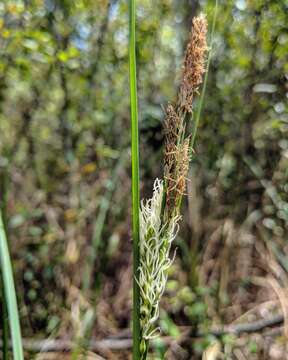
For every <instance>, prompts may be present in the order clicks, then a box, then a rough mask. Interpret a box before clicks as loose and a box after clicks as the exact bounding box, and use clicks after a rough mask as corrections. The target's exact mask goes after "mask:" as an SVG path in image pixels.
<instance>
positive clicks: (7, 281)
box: [0, 210, 24, 360]
mask: <svg viewBox="0 0 288 360" xmlns="http://www.w3.org/2000/svg"><path fill="white" fill-rule="evenodd" d="M0 264H1V273H2V277H3V283H4V294H5V299H6V305H7V310H8V316H9V325H10V333H11V340H12V350H13V359H14V360H23V359H24V357H23V348H22V339H21V330H20V322H19V315H18V308H17V300H16V292H15V286H14V279H13V271H12V264H11V260H10V255H9V250H8V243H7V237H6V233H5V229H4V225H3V219H2V212H1V210H0Z"/></svg>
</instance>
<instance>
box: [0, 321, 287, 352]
mask: <svg viewBox="0 0 288 360" xmlns="http://www.w3.org/2000/svg"><path fill="white" fill-rule="evenodd" d="M283 321H284V317H283V315H276V316H274V317H271V318H269V319H262V320H258V321H255V322H251V323H243V324H235V325H224V326H216V327H214V328H212V329H211V330H210V331H209V332H206V333H205V332H197V333H196V334H195V335H194V337H202V336H205V335H207V334H211V335H214V336H217V337H219V336H221V335H224V334H235V335H239V334H241V333H254V332H258V331H261V330H263V329H265V328H267V327H272V326H275V325H279V324H282V323H283ZM187 329H189V330H191V328H190V327H189V328H188V327H185V330H187ZM277 334H278V332H277V333H276V335H277ZM192 337H193V336H192ZM185 338H186V336H184V337H180V339H181V340H180V341H182V340H185ZM161 340H162V341H163V342H164V344H166V345H169V344H171V343H172V342H175V341H177V340H179V338H178V339H177V338H175V337H171V336H165V337H162V338H161ZM2 346H3V343H2V342H1V341H0V347H1V348H2ZM10 346H11V344H10ZM23 346H24V349H25V350H27V351H31V352H51V351H56V352H64V351H67V352H68V351H71V350H73V349H74V348H75V347H77V343H75V342H73V341H70V340H61V339H44V340H33V339H23ZM152 347H153V342H152ZM87 348H88V349H89V350H91V351H95V352H97V351H100V352H101V351H105V350H112V351H117V350H118V351H119V350H128V349H131V348H132V338H131V337H129V338H124V339H123V338H118V339H117V338H116V337H115V338H112V337H111V338H107V339H103V340H91V341H90V342H89V343H88V344H87Z"/></svg>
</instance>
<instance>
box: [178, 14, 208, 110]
mask: <svg viewBox="0 0 288 360" xmlns="http://www.w3.org/2000/svg"><path fill="white" fill-rule="evenodd" d="M206 34H207V20H206V17H205V15H203V14H200V15H199V16H197V17H195V18H193V21H192V30H191V34H190V39H189V42H188V45H187V47H186V52H185V58H184V64H183V73H182V80H181V85H180V92H179V105H180V107H182V108H183V109H184V110H186V111H188V112H191V111H192V101H193V96H194V94H196V93H197V91H198V87H199V85H200V84H201V83H202V78H203V74H204V73H205V53H206V51H207V43H206Z"/></svg>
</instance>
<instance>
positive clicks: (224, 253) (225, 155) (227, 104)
mask: <svg viewBox="0 0 288 360" xmlns="http://www.w3.org/2000/svg"><path fill="white" fill-rule="evenodd" d="M137 3H138V4H137V7H138V8H137V21H138V24H137V60H138V64H137V65H138V87H139V89H138V91H139V108H140V133H141V134H140V142H141V179H142V185H141V186H142V188H141V194H142V197H148V196H150V195H151V185H152V182H153V180H154V178H155V177H156V176H161V175H162V171H163V168H162V165H161V164H162V148H163V146H162V145H163V137H162V122H163V113H164V111H163V108H165V106H166V104H167V102H169V101H173V99H174V98H175V94H176V91H177V86H178V80H179V75H180V71H181V61H182V57H183V49H184V46H185V41H186V39H187V36H188V31H189V30H190V24H191V18H192V16H193V15H194V14H195V13H197V12H199V11H200V10H201V11H203V12H205V13H207V15H208V20H209V23H210V27H211V24H212V17H213V10H214V2H213V1H204V0H203V1H199V2H196V1H190V0H187V1H184V0H177V1H176V0H154V1H153V2H152V1H150V0H139V1H138V2H137ZM287 10H288V9H287V3H286V2H285V1H284V0H279V1H277V2H276V1H269V0H253V1H248V0H247V1H245V0H237V1H223V2H220V4H219V16H218V21H217V24H216V33H215V38H214V41H215V45H214V50H213V57H212V62H211V67H210V73H209V78H208V87H207V93H206V97H205V104H204V112H203V113H202V118H201V122H200V128H199V131H198V138H197V140H196V146H195V152H196V156H195V157H194V160H193V164H192V168H191V178H192V181H191V182H188V197H187V199H186V203H185V204H183V206H184V209H183V213H184V214H185V215H184V220H185V225H184V226H183V227H182V230H181V234H180V235H181V236H179V238H178V240H177V247H178V252H177V254H178V255H177V260H176V262H175V265H174V266H173V270H172V272H171V274H170V280H169V283H168V289H167V293H166V295H165V297H164V301H163V308H164V310H163V312H162V314H161V326H162V328H163V333H164V335H171V336H177V335H179V334H180V333H181V331H182V329H183V327H185V326H200V327H201V326H202V327H203V326H206V327H207V326H208V327H209V326H210V324H211V323H214V322H216V323H219V322H224V323H230V322H232V321H234V320H236V319H238V318H239V317H240V316H241V315H242V314H244V313H245V312H246V311H248V310H251V309H252V310H253V309H255V307H256V308H257V309H258V310H257V311H256V310H255V311H254V310H253V311H254V312H253V314H252V315H253V316H254V317H255V318H258V317H259V316H264V315H265V314H266V315H267V314H270V313H273V312H275V311H276V312H279V311H280V310H281V306H282V307H283V306H284V307H285V306H287V305H285V304H284V305H283V301H282V300H283V296H282V297H281V294H283V291H284V292H285V287H286V286H287V284H288V277H287V271H288V260H287V255H288V254H287V251H288V250H287V243H286V242H287V230H288V225H287V224H288V182H287V179H288V137H287V134H288V112H287V94H288V93H287V87H288V83H287V79H288V61H287V60H288V59H287V54H288V32H287V23H288V15H287V14H288V11H287ZM127 23H128V5H127V2H126V1H122V0H110V1H109V0H97V1H96V2H95V1H91V0H77V1H76V0H75V1H66V0H62V1H54V0H46V1H44V0H31V1H23V2H22V1H17V2H16V1H8V0H7V1H4V2H2V3H1V4H0V109H1V110H0V134H1V142H0V188H1V206H2V208H3V211H4V213H5V219H6V224H7V227H8V231H9V238H10V245H11V250H12V255H13V260H14V269H15V273H16V286H17V290H18V291H17V292H18V298H19V303H20V314H21V323H22V329H23V335H24V336H25V337H34V338H44V337H48V336H52V337H60V338H69V339H79V338H81V337H84V336H86V337H87V336H90V335H92V336H93V337H97V338H103V337H106V336H108V335H112V334H119V333H120V332H121V331H123V329H126V328H128V327H129V325H130V314H131V311H130V310H131V294H130V293H129V291H128V289H129V288H131V242H130V236H131V234H130V220H129V219H130V213H129V207H128V204H129V203H130V195H129V192H130V169H129V147H130V137H129V134H130V132H129V131H130V130H129V126H130V122H129V118H130V113H129V87H128V26H127ZM195 107H197V103H196V104H195ZM264 283H265V284H266V285H264ZM271 289H273V291H272V290H271ZM279 289H280V290H279ZM283 289H284V290H283ZM281 291H282V292H281ZM279 294H280V295H279ZM268 301H269V304H270V305H269V306H268V305H267V307H265V309H264V310H265V311H266V312H265V311H264V310H263V311H264V312H263V311H262V310H261V311H262V312H261V311H260V310H259V309H262V307H263V304H267V302H268ZM271 303H272V305H271ZM273 304H274V305H273ZM280 304H281V306H280ZM265 306H266V305H265ZM253 316H252V319H253ZM247 319H248V320H249V319H250V318H249V317H248V318H247ZM222 340H223V344H224V347H223V351H224V352H226V355H227V356H228V355H229V354H230V355H229V356H232V355H231V354H232V353H233V351H234V350H235V348H236V349H237V350H239V351H242V352H243V354H244V355H245V356H246V357H245V358H247V359H248V358H249V359H254V358H255V359H258V358H259V359H264V358H265V356H266V358H267V359H272V358H273V356H274V355H273V354H274V353H275V351H274V353H273V354H272V355H271V348H272V349H274V350H275V349H276V350H277V349H278V350H279V348H280V351H281V349H282V348H283V346H284V345H283V344H282V343H281V344H280V345H279V341H278V340H277V339H276V340H275V339H273V341H272V345H271V342H270V343H268V342H267V341H266V338H265V337H261V338H260V339H259V338H257V337H256V340H255V339H254V338H253V339H252V340H251V338H248V339H246V338H245V337H244V340H245V341H247V342H248V344H250V345H249V346H246V347H245V348H244V349H243V346H242V347H241V345H239V344H238V343H237V339H232V340H231V339H230V338H228V339H227V338H224V339H222ZM208 342H209V341H208ZM159 344H160V345H159V346H158V350H157V351H158V352H157V351H156V353H155V354H154V358H157V356H158V357H159V358H162V357H163V356H164V355H163V354H164V353H166V355H165V356H166V357H165V358H171V359H176V358H179V359H182V358H183V359H186V358H187V359H188V358H189V356H191V354H192V353H194V356H196V355H195V354H200V353H201V352H202V349H203V348H204V347H205V345H206V339H204V340H203V339H201V340H197V341H193V342H192V341H189V342H187V341H184V342H183V343H181V342H180V343H178V344H177V346H176V345H175V344H174V345H173V346H174V347H173V346H170V347H168V348H167V349H166V348H165V347H163V346H164V345H163V346H162V345H161V343H159ZM175 346H176V350H175ZM283 351H285V350H283ZM173 352H174V353H173ZM157 354H158V355H157ZM161 354H162V355H161ZM175 354H176V355H175ZM102 355H103V356H106V357H108V358H113V356H114V355H113V354H112V353H109V354H108V353H107V354H102ZM282 355H283V353H282ZM115 356H120V355H119V354H118V355H115ZM123 356H124V358H125V355H123ZM126 356H127V355H126ZM233 356H235V354H234V355H233ZM258 356H259V357H258ZM116 358H119V357H116ZM276 358H277V357H275V359H276ZM280 358H281V355H280V357H279V359H280Z"/></svg>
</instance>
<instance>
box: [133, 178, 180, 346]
mask: <svg viewBox="0 0 288 360" xmlns="http://www.w3.org/2000/svg"><path fill="white" fill-rule="evenodd" d="M162 198H163V181H162V180H159V179H156V180H155V182H154V190H153V196H152V198H151V199H149V200H147V201H146V202H144V201H142V202H141V209H140V267H139V287H140V291H141V309H140V323H141V329H142V337H143V339H145V340H148V339H151V338H154V337H156V336H157V335H158V334H159V329H158V328H155V325H154V324H155V322H156V320H157V319H158V316H159V302H160V298H161V296H162V294H163V292H164V290H165V286H166V281H167V269H168V268H169V267H170V265H171V264H172V262H173V259H174V258H173V259H172V260H171V259H170V257H169V253H170V248H171V243H172V241H173V240H174V239H175V237H176V235H177V232H178V221H179V216H177V217H174V218H173V219H172V220H171V221H170V223H169V224H162V220H161V207H162Z"/></svg>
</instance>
